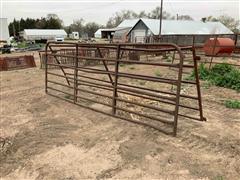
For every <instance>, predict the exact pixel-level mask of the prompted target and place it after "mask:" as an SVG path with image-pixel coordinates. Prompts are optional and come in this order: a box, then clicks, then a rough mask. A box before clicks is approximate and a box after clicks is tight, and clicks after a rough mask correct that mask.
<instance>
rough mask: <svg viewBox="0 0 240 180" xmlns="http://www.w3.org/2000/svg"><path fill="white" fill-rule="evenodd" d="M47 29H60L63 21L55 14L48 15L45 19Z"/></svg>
mask: <svg viewBox="0 0 240 180" xmlns="http://www.w3.org/2000/svg"><path fill="white" fill-rule="evenodd" d="M46 23H47V29H61V28H62V27H63V21H62V20H61V19H60V18H59V17H58V16H57V15H56V14H48V15H47V17H46Z"/></svg>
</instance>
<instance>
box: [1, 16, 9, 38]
mask: <svg viewBox="0 0 240 180" xmlns="http://www.w3.org/2000/svg"><path fill="white" fill-rule="evenodd" d="M0 41H7V42H8V41H9V30H8V23H7V18H0Z"/></svg>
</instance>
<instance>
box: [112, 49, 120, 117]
mask: <svg viewBox="0 0 240 180" xmlns="http://www.w3.org/2000/svg"><path fill="white" fill-rule="evenodd" d="M120 50H121V49H120V45H118V46H117V58H116V62H115V74H114V87H113V99H112V114H113V115H115V114H116V104H117V100H116V97H117V83H118V67H119V57H120Z"/></svg>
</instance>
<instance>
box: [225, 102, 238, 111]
mask: <svg viewBox="0 0 240 180" xmlns="http://www.w3.org/2000/svg"><path fill="white" fill-rule="evenodd" d="M224 105H225V107H227V108H231V109H240V101H239V100H226V101H225V102H224Z"/></svg>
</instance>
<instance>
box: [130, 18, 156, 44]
mask: <svg viewBox="0 0 240 180" xmlns="http://www.w3.org/2000/svg"><path fill="white" fill-rule="evenodd" d="M141 31H142V32H144V35H141V36H136V34H137V33H139V32H141ZM150 34H151V32H150V30H149V29H148V27H147V26H146V25H145V24H144V23H143V22H142V21H140V22H138V23H137V24H136V26H135V27H134V28H133V29H132V31H131V33H130V40H131V42H133V43H134V42H139V41H142V40H143V41H144V40H145V38H146V37H147V36H148V35H150Z"/></svg>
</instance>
